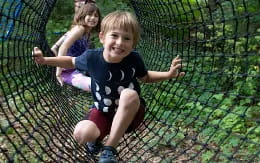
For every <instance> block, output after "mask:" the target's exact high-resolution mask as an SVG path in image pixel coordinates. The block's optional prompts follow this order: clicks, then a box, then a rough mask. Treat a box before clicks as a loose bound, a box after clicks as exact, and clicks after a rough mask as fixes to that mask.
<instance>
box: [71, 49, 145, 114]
mask: <svg viewBox="0 0 260 163" xmlns="http://www.w3.org/2000/svg"><path fill="white" fill-rule="evenodd" d="M103 50H104V49H103V48H102V49H89V50H87V51H86V52H84V53H83V54H82V55H80V56H79V57H76V59H75V67H76V69H78V70H80V71H87V72H88V73H89V74H90V77H91V92H92V96H93V98H94V104H95V107H96V108H97V109H99V110H100V111H102V112H112V111H115V108H117V107H118V102H119V97H120V93H121V91H122V90H123V89H125V88H130V89H133V90H136V91H137V93H138V94H139V95H140V91H141V90H140V85H139V83H138V81H137V78H141V77H144V76H145V75H146V74H147V69H146V67H145V64H144V62H143V59H142V58H141V56H140V55H139V53H137V52H135V51H132V52H131V53H130V54H129V55H128V56H126V57H125V58H124V59H123V60H122V61H121V62H120V63H108V62H106V61H105V60H104V57H103Z"/></svg>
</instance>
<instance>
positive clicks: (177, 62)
mask: <svg viewBox="0 0 260 163" xmlns="http://www.w3.org/2000/svg"><path fill="white" fill-rule="evenodd" d="M181 67H182V59H181V58H180V57H179V56H177V57H175V58H174V59H173V60H172V64H171V67H170V70H169V73H170V78H176V77H182V76H184V75H185V72H180V69H181Z"/></svg>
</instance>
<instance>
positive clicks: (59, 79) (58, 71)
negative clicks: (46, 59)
mask: <svg viewBox="0 0 260 163" xmlns="http://www.w3.org/2000/svg"><path fill="white" fill-rule="evenodd" d="M61 72H62V69H61V68H60V67H57V69H56V79H57V80H58V82H59V83H60V85H61V86H63V79H62V77H61Z"/></svg>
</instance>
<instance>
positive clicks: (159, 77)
mask: <svg viewBox="0 0 260 163" xmlns="http://www.w3.org/2000/svg"><path fill="white" fill-rule="evenodd" d="M181 62H182V59H181V58H180V57H179V56H177V57H176V58H174V59H173V60H172V64H171V67H170V69H169V71H165V72H159V71H148V73H147V74H146V75H145V76H144V77H142V78H140V80H141V81H142V82H144V83H154V82H160V81H164V80H168V79H171V78H176V77H182V76H184V75H185V72H179V69H181V67H182V64H181Z"/></svg>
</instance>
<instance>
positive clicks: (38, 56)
mask: <svg viewBox="0 0 260 163" xmlns="http://www.w3.org/2000/svg"><path fill="white" fill-rule="evenodd" d="M32 57H33V60H34V62H35V63H37V64H44V61H45V59H44V57H43V54H42V51H41V50H40V49H39V48H38V47H34V48H33V52H32Z"/></svg>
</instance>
